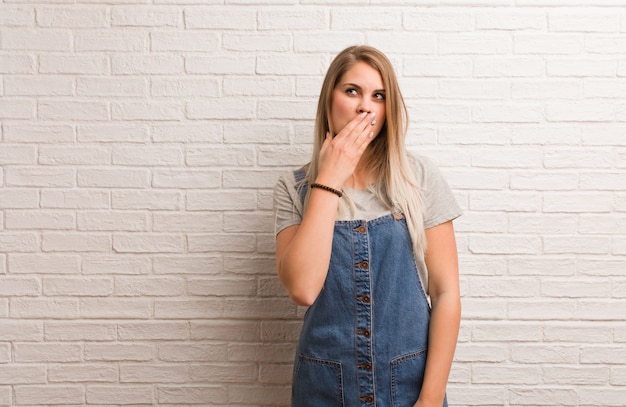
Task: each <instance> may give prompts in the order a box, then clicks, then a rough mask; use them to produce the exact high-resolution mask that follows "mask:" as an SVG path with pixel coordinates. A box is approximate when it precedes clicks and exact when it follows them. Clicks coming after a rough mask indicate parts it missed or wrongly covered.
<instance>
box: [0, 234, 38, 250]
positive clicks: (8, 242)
mask: <svg viewBox="0 0 626 407" xmlns="http://www.w3.org/2000/svg"><path fill="white" fill-rule="evenodd" d="M38 249H39V237H38V236H37V235H36V234H35V233H31V232H14V233H7V232H3V233H0V252H5V253H13V252H18V253H20V252H36V251H37V250H38Z"/></svg>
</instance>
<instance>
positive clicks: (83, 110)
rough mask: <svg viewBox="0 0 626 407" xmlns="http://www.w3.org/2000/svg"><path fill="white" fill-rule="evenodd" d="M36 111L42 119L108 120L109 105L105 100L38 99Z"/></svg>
mask: <svg viewBox="0 0 626 407" xmlns="http://www.w3.org/2000/svg"><path fill="white" fill-rule="evenodd" d="M37 111H38V113H37V114H38V117H39V118H40V119H43V120H63V121H67V120H76V121H105V120H109V107H108V105H107V103H105V102H86V101H64V102H63V103H59V102H58V101H54V102H52V101H39V102H38V106H37Z"/></svg>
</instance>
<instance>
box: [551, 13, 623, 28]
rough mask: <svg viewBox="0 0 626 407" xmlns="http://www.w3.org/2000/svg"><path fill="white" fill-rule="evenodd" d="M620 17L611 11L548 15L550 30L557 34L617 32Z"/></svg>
mask: <svg viewBox="0 0 626 407" xmlns="http://www.w3.org/2000/svg"><path fill="white" fill-rule="evenodd" d="M619 26H620V16H619V15H618V14H615V13H613V12H611V11H610V10H606V11H604V10H602V11H597V10H593V11H592V10H585V11H584V12H563V11H561V12H554V13H548V29H549V30H550V31H555V32H615V31H618V30H619Z"/></svg>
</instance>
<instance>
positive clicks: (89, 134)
mask: <svg viewBox="0 0 626 407" xmlns="http://www.w3.org/2000/svg"><path fill="white" fill-rule="evenodd" d="M77 129H78V137H77V138H78V141H80V142H98V143H114V142H124V143H143V142H145V141H148V139H149V135H148V128H147V127H145V126H142V125H139V124H135V125H131V124H128V125H109V124H103V125H93V124H89V125H84V126H83V125H79V126H77Z"/></svg>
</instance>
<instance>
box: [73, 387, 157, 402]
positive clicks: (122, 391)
mask: <svg viewBox="0 0 626 407" xmlns="http://www.w3.org/2000/svg"><path fill="white" fill-rule="evenodd" d="M154 393H155V390H154V388H153V387H152V386H102V385H94V386H87V390H86V395H85V398H86V400H87V403H88V404H153V403H154V402H155V394H154Z"/></svg>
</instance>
